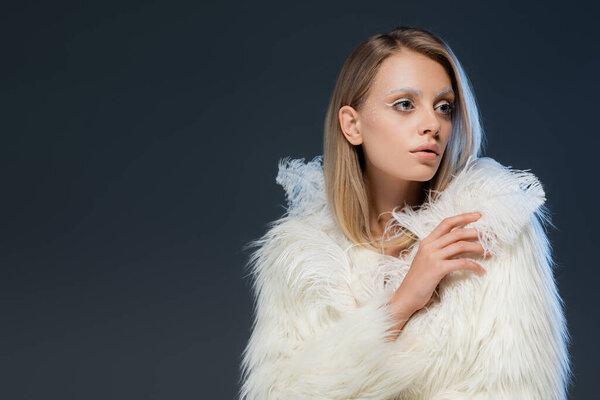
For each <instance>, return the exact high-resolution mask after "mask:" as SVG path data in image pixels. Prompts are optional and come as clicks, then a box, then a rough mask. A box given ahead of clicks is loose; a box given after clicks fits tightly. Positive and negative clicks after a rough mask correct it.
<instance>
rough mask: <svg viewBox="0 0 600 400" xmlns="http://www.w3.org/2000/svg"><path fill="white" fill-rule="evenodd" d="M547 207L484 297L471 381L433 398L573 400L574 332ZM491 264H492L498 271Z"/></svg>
mask: <svg viewBox="0 0 600 400" xmlns="http://www.w3.org/2000/svg"><path fill="white" fill-rule="evenodd" d="M546 213H547V210H546V209H545V206H544V207H542V208H540V209H539V210H538V212H537V213H535V214H532V215H531V219H530V222H529V223H527V224H525V226H524V229H523V230H522V231H521V233H520V235H519V236H518V238H517V240H516V241H515V242H514V243H513V244H512V245H511V246H510V247H508V248H507V249H506V250H507V251H506V252H505V253H504V255H503V256H501V257H503V258H502V261H501V262H500V263H499V264H496V265H494V269H495V270H496V271H491V270H489V269H488V274H492V273H498V274H499V277H500V278H499V280H498V282H497V284H494V286H493V287H491V288H489V289H490V291H489V292H488V293H485V294H484V297H483V298H481V299H475V300H474V301H478V302H480V304H482V305H483V307H482V308H485V309H487V310H486V311H485V315H483V316H481V317H480V319H481V320H480V321H478V322H477V323H478V325H477V329H476V330H475V332H474V336H473V340H474V341H476V342H478V344H479V347H478V353H477V356H476V359H475V362H474V365H473V366H470V367H469V371H470V372H469V375H468V378H465V379H464V380H463V381H461V382H454V383H453V385H452V386H451V387H447V388H444V389H443V390H441V391H439V392H438V393H437V395H435V396H433V397H432V400H458V399H461V400H466V399H472V400H484V399H485V400H492V399H498V400H499V399H528V400H565V399H566V398H567V397H566V396H567V387H568V385H569V383H570V380H571V378H572V371H571V365H570V360H569V354H568V345H569V343H570V340H571V338H570V335H569V333H568V330H567V326H566V320H565V317H564V314H563V306H564V303H563V300H562V299H561V297H560V296H559V293H558V290H557V287H556V283H555V278H554V274H553V265H554V264H553V261H552V256H551V248H550V244H549V242H548V238H547V236H546V233H545V230H544V228H543V225H542V223H543V222H547V221H546V220H545V218H547V217H545V216H544V215H545V214H546ZM490 269H491V268H490Z"/></svg>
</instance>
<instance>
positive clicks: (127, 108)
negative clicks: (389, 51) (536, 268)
mask: <svg viewBox="0 0 600 400" xmlns="http://www.w3.org/2000/svg"><path fill="white" fill-rule="evenodd" d="M598 11H599V10H598V9H597V7H596V6H595V5H593V3H592V2H587V3H583V2H580V3H579V4H578V5H577V7H575V6H565V5H564V4H563V3H562V2H560V3H559V2H543V3H541V2H540V3H538V4H536V3H534V2H516V1H514V2H503V3H502V4H489V2H481V1H464V2H450V1H429V2H394V3H392V2H381V3H378V2H364V1H347V2H344V3H337V4H334V3H331V4H329V3H326V2H321V1H320V2H310V1H308V2H306V1H305V2H302V3H299V2H298V3H289V4H288V3H285V4H284V3H282V2H271V3H260V4H257V3H246V2H237V3H231V2H230V3H218V2H216V1H213V2H206V1H205V2H191V1H190V2H176V1H168V2H167V1H153V2H136V1H120V2H109V1H101V2H100V1H97V2H95V3H91V2H87V3H86V2H72V3H68V2H13V4H9V5H4V6H3V11H2V12H1V13H0V41H1V44H2V46H1V51H2V53H1V62H0V71H1V74H0V82H1V91H0V106H1V110H2V111H1V115H2V118H1V119H0V132H1V135H2V145H1V146H0V178H1V180H0V182H1V184H2V196H0V202H2V208H1V210H2V213H1V223H0V235H1V236H0V239H1V240H0V271H1V275H0V296H1V300H0V315H1V316H2V323H1V324H0V335H1V340H0V357H1V358H0V359H1V363H0V376H2V389H1V391H2V393H3V394H2V397H3V398H6V399H88V400H92V399H182V400H183V399H233V398H236V393H237V390H238V387H239V382H238V379H239V362H240V359H241V358H240V357H241V352H242V350H243V347H244V346H245V344H246V342H247V340H248V337H249V335H250V326H251V325H250V324H251V320H252V304H251V300H252V299H251V294H250V285H249V281H248V280H247V279H245V278H244V273H245V271H244V269H243V265H244V263H245V262H246V259H247V256H248V254H247V253H245V252H244V251H243V250H242V246H243V245H244V244H245V243H247V242H248V241H250V240H252V239H255V238H258V237H259V236H260V235H261V234H262V233H264V231H265V229H266V224H267V223H268V222H269V221H271V220H273V219H275V218H277V217H279V216H280V215H281V214H282V213H283V211H284V209H283V205H284V201H285V199H284V194H283V191H282V190H281V188H280V187H278V186H277V185H276V184H275V175H276V173H277V171H276V167H277V162H278V160H279V159H280V158H282V157H284V156H291V157H306V158H312V157H313V156H315V155H317V154H320V153H321V151H322V150H321V143H322V125H323V119H324V116H325V110H326V107H327V103H328V100H329V96H330V94H331V91H332V89H333V85H334V83H335V79H336V77H337V74H338V73H339V70H340V68H341V66H342V63H343V62H344V60H345V58H346V57H347V56H348V54H349V53H350V51H351V50H352V49H353V48H354V47H355V46H356V45H357V44H358V43H359V42H360V41H362V40H363V39H365V38H366V37H368V36H370V35H372V34H375V33H378V32H387V31H389V30H391V29H393V28H394V27H395V26H397V25H412V26H416V27H422V28H425V29H430V30H432V31H433V32H435V33H437V34H438V35H440V36H441V37H442V38H444V39H445V40H446V41H447V42H448V43H449V44H450V46H451V47H452V48H453V50H454V51H455V53H456V54H457V56H458V57H459V59H460V60H461V61H462V63H463V65H464V67H465V69H466V71H467V73H468V74H469V76H470V78H471V81H472V83H473V86H474V90H475V93H476V95H477V99H478V101H479V105H480V109H481V114H482V120H483V124H484V128H485V130H486V132H487V145H486V148H485V152H484V155H487V156H491V157H493V158H495V159H497V160H498V161H499V162H501V163H503V164H505V165H510V166H512V167H515V168H520V169H531V171H533V172H534V173H535V174H536V175H537V176H538V177H539V178H540V180H541V181H542V182H543V184H544V188H545V190H546V193H547V197H548V203H547V204H548V206H549V208H550V211H551V213H552V219H553V222H554V224H555V225H556V226H557V228H558V229H556V230H550V231H549V236H550V239H551V241H552V243H553V246H554V255H555V258H556V261H557V264H558V266H559V267H558V270H557V272H556V278H557V284H558V287H559V291H560V293H561V295H562V297H563V298H564V300H565V302H566V304H567V309H566V311H567V319H568V323H569V329H570V331H571V334H572V335H573V337H574V344H573V348H572V354H573V360H574V365H575V373H576V381H575V386H574V387H573V388H572V390H571V397H570V398H572V399H588V398H590V394H592V393H593V394H596V393H598V391H599V389H600V388H599V387H598V380H597V368H596V366H595V364H596V360H597V359H598V358H600V351H599V349H598V341H597V336H598V334H599V330H598V318H597V317H595V316H597V315H598V314H597V312H598V311H597V310H598V308H599V306H600V301H599V294H598V291H597V289H596V282H597V281H598V278H599V276H600V272H599V270H598V261H597V245H596V244H597V243H598V239H599V237H598V229H597V226H598V222H599V221H598V212H597V207H596V205H595V201H593V199H595V198H597V191H598V188H597V185H596V182H597V180H598V179H597V171H598V168H597V163H598V156H597V154H596V153H597V150H598V146H599V144H600V143H599V140H598V137H599V135H600V130H599V129H598V121H599V119H598V116H599V109H598V106H599V105H600V104H599V103H600V102H599V100H598V99H599V97H598V93H599V92H600V85H599V80H598V71H599V68H600V55H599V52H598V39H599V34H598V32H597V15H598ZM589 202H591V203H589ZM593 316H594V317H593Z"/></svg>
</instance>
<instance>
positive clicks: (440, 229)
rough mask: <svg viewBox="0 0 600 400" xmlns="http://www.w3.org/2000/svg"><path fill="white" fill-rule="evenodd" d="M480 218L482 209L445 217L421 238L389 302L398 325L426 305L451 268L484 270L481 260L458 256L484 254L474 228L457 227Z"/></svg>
mask: <svg viewBox="0 0 600 400" xmlns="http://www.w3.org/2000/svg"><path fill="white" fill-rule="evenodd" d="M479 218H481V214H479V213H477V214H473V213H465V214H459V215H456V216H453V217H448V218H445V219H444V220H443V221H442V222H440V224H439V225H438V226H437V227H436V228H435V229H434V230H433V231H432V232H431V233H430V234H429V235H428V236H427V237H425V238H424V239H423V240H422V241H421V243H420V244H419V248H418V249H417V253H416V255H415V257H414V259H413V262H412V264H411V266H410V269H409V270H408V272H407V273H406V276H405V277H404V280H403V281H402V284H401V285H400V287H398V289H397V290H396V292H395V293H394V295H393V296H392V298H391V300H390V301H389V302H388V304H389V305H391V308H390V309H391V311H392V314H393V316H394V317H395V318H396V319H397V320H398V324H399V326H396V327H395V328H396V329H401V327H402V326H404V324H405V323H406V321H407V320H408V319H409V318H410V316H411V315H412V314H413V313H415V312H416V311H418V310H420V309H421V308H423V307H425V305H426V304H427V302H428V301H429V299H430V298H431V296H432V294H433V292H434V290H435V288H436V286H437V285H438V283H439V282H440V280H442V278H443V277H444V276H446V275H447V274H449V273H450V272H452V271H456V270H460V269H465V270H471V271H473V272H475V273H478V274H480V275H482V274H484V273H485V269H483V267H482V266H481V265H480V264H479V263H476V262H475V261H471V260H467V259H465V258H456V257H457V256H459V255H462V256H469V257H473V256H474V255H477V254H485V250H484V248H483V246H482V245H481V244H480V243H479V242H477V241H475V242H473V241H470V240H471V239H477V230H476V229H475V228H457V229H454V228H456V227H458V226H463V225H466V224H468V223H471V222H474V221H476V220H478V219H479ZM452 229H454V230H452Z"/></svg>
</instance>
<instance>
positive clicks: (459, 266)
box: [442, 258, 486, 276]
mask: <svg viewBox="0 0 600 400" xmlns="http://www.w3.org/2000/svg"><path fill="white" fill-rule="evenodd" d="M442 265H443V267H442V268H443V272H444V276H446V275H447V274H449V273H450V272H453V271H459V270H468V271H473V272H474V273H476V274H477V275H479V276H481V275H483V274H485V273H486V270H485V269H484V268H483V267H482V266H481V265H480V264H479V263H476V262H475V261H471V260H467V259H464V258H459V259H456V260H448V261H444V262H443V264H442Z"/></svg>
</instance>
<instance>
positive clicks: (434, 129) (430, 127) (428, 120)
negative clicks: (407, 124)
mask: <svg viewBox="0 0 600 400" xmlns="http://www.w3.org/2000/svg"><path fill="white" fill-rule="evenodd" d="M440 128H441V124H440V121H439V119H438V118H437V116H436V115H435V110H430V111H429V112H426V113H425V116H424V117H423V121H422V127H421V129H420V133H423V134H426V133H433V135H434V136H436V135H438V134H439V132H440Z"/></svg>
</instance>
